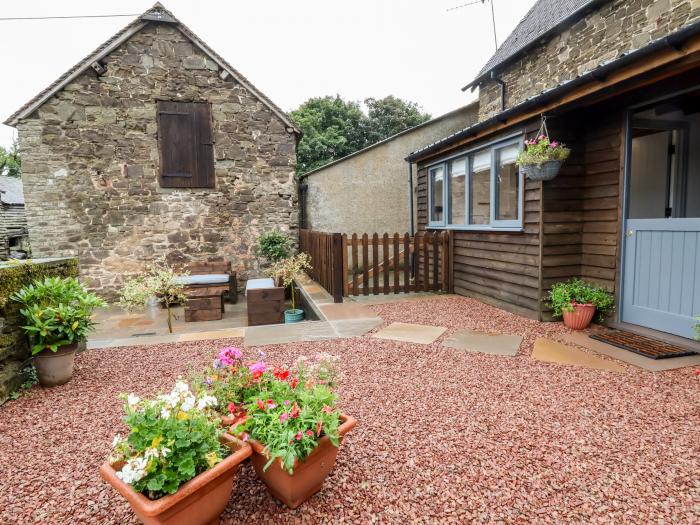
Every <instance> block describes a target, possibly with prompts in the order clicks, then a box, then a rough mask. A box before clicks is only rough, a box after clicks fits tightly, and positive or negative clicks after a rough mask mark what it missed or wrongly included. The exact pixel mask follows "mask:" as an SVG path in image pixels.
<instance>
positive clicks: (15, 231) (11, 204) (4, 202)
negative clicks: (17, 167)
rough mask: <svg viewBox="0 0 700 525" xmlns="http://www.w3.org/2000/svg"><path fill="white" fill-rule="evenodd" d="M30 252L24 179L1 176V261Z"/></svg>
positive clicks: (24, 255)
mask: <svg viewBox="0 0 700 525" xmlns="http://www.w3.org/2000/svg"><path fill="white" fill-rule="evenodd" d="M28 254H29V240H28V236H27V217H26V215H25V213H24V195H23V193H22V181H21V180H20V179H18V178H17V177H8V176H5V175H2V176H0V261H2V260H5V259H8V258H25V257H26V256H27V255H28Z"/></svg>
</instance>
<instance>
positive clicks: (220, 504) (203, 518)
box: [100, 434, 251, 525]
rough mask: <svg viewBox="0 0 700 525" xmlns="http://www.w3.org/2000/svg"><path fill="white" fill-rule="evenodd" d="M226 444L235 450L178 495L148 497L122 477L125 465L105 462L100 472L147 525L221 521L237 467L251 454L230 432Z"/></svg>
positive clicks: (247, 447)
mask: <svg viewBox="0 0 700 525" xmlns="http://www.w3.org/2000/svg"><path fill="white" fill-rule="evenodd" d="M222 443H224V444H225V445H227V446H228V447H229V448H230V449H231V455H230V456H228V457H227V458H225V459H224V460H223V461H221V462H220V463H218V464H217V465H215V466H214V467H213V468H211V469H209V470H206V471H204V472H202V473H201V474H199V475H198V476H195V477H194V478H192V479H191V480H189V481H188V482H187V483H184V484H183V485H182V486H181V487H180V488H179V489H178V491H177V492H176V493H175V494H169V495H167V496H163V497H162V498H159V499H157V500H152V499H149V498H147V497H146V496H144V495H143V494H141V493H140V492H136V491H135V490H134V489H133V488H132V486H131V485H129V484H128V483H125V482H123V481H122V480H120V479H119V478H118V477H117V472H118V471H119V470H120V469H121V467H122V465H119V464H115V465H110V464H109V463H103V464H102V465H101V466H100V474H101V475H102V478H103V479H104V480H105V481H107V483H109V484H110V485H112V486H113V487H114V488H115V489H117V491H118V492H119V493H120V494H121V495H122V496H124V498H126V500H127V501H128V502H129V503H130V504H131V508H132V509H133V510H134V512H135V513H136V515H137V516H138V518H139V519H140V520H141V521H142V522H143V523H144V524H146V525H165V524H167V525H212V524H217V523H219V516H220V515H221V513H222V512H223V511H224V509H225V508H226V505H227V504H228V500H229V498H230V497H231V490H232V488H233V478H234V476H235V474H236V470H237V469H238V466H239V465H240V464H241V463H242V462H243V461H244V460H245V459H246V458H248V457H249V456H250V454H251V448H250V446H249V445H248V444H247V443H243V442H242V441H240V440H239V439H236V438H234V437H233V436H230V435H228V434H225V435H224V436H223V438H222Z"/></svg>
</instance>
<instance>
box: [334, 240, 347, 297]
mask: <svg viewBox="0 0 700 525" xmlns="http://www.w3.org/2000/svg"><path fill="white" fill-rule="evenodd" d="M344 258H345V254H344V253H343V236H342V235H341V234H340V233H334V234H333V272H332V273H333V302H334V303H342V302H343V289H344V288H345V282H344V281H345V275H344V270H343V268H344V264H343V259H344Z"/></svg>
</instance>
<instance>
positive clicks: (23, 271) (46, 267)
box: [0, 259, 78, 308]
mask: <svg viewBox="0 0 700 525" xmlns="http://www.w3.org/2000/svg"><path fill="white" fill-rule="evenodd" d="M51 276H55V277H77V276H78V261H77V260H76V259H69V260H67V261H61V262H59V263H56V264H37V263H35V262H34V261H32V260H31V259H28V260H26V261H17V260H11V261H7V263H5V264H4V265H3V266H2V267H0V308H3V307H4V306H5V305H6V304H7V302H8V301H9V299H10V297H11V296H12V295H13V294H15V293H17V292H18V291H19V290H20V289H21V288H22V287H24V286H27V285H28V284H30V283H32V282H34V281H36V280H42V279H44V278H45V277H51Z"/></svg>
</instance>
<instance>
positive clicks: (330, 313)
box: [319, 303, 377, 321]
mask: <svg viewBox="0 0 700 525" xmlns="http://www.w3.org/2000/svg"><path fill="white" fill-rule="evenodd" d="M319 308H320V309H321V312H323V315H325V316H326V319H327V320H328V321H341V320H347V319H375V318H377V314H375V313H374V312H373V311H372V310H370V309H369V308H367V307H366V306H362V305H361V304H353V303H330V304H321V305H319Z"/></svg>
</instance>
